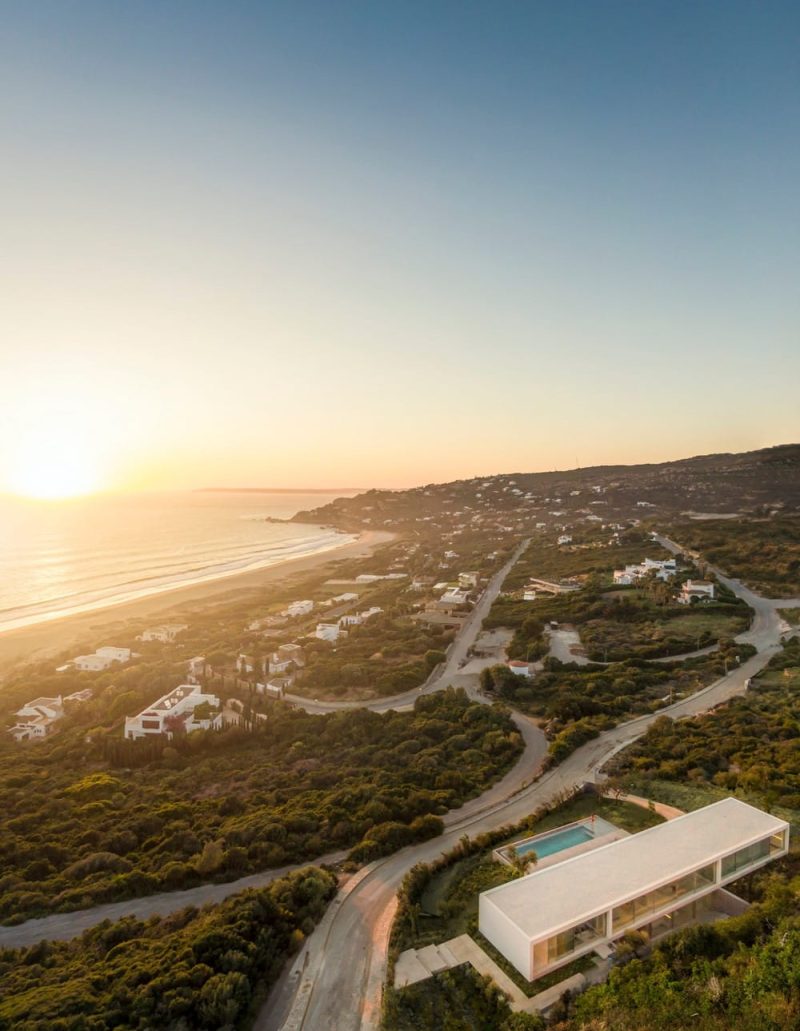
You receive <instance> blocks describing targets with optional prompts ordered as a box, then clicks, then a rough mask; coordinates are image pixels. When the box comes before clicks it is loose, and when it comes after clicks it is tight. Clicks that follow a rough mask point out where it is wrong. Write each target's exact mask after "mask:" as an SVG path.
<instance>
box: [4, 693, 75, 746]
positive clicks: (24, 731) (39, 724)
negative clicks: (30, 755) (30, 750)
mask: <svg viewBox="0 0 800 1031" xmlns="http://www.w3.org/2000/svg"><path fill="white" fill-rule="evenodd" d="M14 715H15V716H16V717H17V719H18V721H19V722H18V723H17V724H16V725H15V726H13V727H10V728H9V731H8V732H9V734H11V736H12V737H13V738H14V740H15V741H31V740H33V739H34V738H43V737H47V735H48V734H49V733H50V731H51V730H52V729H53V724H54V723H55V722H56V721H57V720H60V719H61V717H62V716H63V715H64V702H63V699H62V697H61V695H58V696H57V697H56V698H34V699H33V701H31V702H26V703H25V704H24V705H23V706H22V708H21V709H19V710H18V711H17V712H15V713H14Z"/></svg>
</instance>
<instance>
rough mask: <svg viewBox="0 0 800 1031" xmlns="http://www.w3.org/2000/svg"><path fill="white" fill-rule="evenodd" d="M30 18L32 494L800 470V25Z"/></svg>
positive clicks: (21, 355)
mask: <svg viewBox="0 0 800 1031" xmlns="http://www.w3.org/2000/svg"><path fill="white" fill-rule="evenodd" d="M2 13H3V23H4V31H3V33H2V39H0V96H2V98H3V99H2V104H1V106H0V132H2V139H3V143H4V151H5V153H6V156H5V158H4V161H3V164H2V167H0V206H2V212H3V224H4V226H5V227H6V230H7V232H6V245H4V248H3V252H4V253H3V254H2V256H0V263H2V271H3V281H4V282H5V283H6V284H7V289H8V294H7V297H6V298H5V299H4V301H3V304H2V307H1V308H0V405H3V406H4V408H3V410H4V411H5V412H6V420H7V429H8V430H10V434H11V436H12V437H13V439H15V440H19V441H20V442H21V443H20V446H19V453H18V455H17V456H16V459H17V465H19V462H20V461H23V462H27V463H30V462H34V461H36V460H38V459H36V458H35V456H37V455H40V454H41V453H42V452H43V451H48V448H49V444H48V440H49V438H48V437H47V433H48V432H49V433H50V434H51V436H52V435H53V434H57V435H58V437H59V439H63V440H64V441H65V442H66V443H64V445H63V446H64V447H65V448H70V449H71V453H72V454H73V457H74V455H75V453H79V454H80V456H83V453H84V451H87V453H88V452H91V454H89V455H88V459H87V461H89V459H91V461H90V462H89V464H92V463H94V464H95V465H96V466H97V469H98V476H99V478H100V480H101V481H102V482H103V483H105V484H107V485H120V484H128V485H130V484H135V485H141V486H150V485H158V486H161V485H172V484H174V485H178V486H184V485H185V486H192V485H195V484H197V483H209V482H217V483H228V484H230V483H250V484H259V483H272V484H286V485H312V486H313V485H326V484H334V485H336V484H356V485H362V484H363V485H370V484H381V485H405V484H413V483H417V482H427V481H430V480H434V479H448V478H453V477H456V476H467V475H472V474H482V473H488V472H495V471H502V470H520V469H531V470H532V469H542V468H544V469H547V468H553V467H556V466H559V467H564V466H572V465H574V464H575V462H576V461H577V462H578V463H579V464H581V465H589V464H594V463H597V462H606V461H611V462H618V461H619V462H624V461H640V460H645V461H647V460H660V459H663V458H667V457H678V456H682V455H688V454H693V453H698V452H707V451H715V450H739V449H746V448H750V447H757V446H761V445H763V444H770V443H778V442H786V441H790V440H799V439H800V393H799V392H798V383H800V289H799V284H800V56H799V55H800V6H799V5H797V4H796V3H769V2H767V3H756V2H752V3H738V2H727V3H723V2H719V3H707V2H702V0H701V2H692V3H688V2H686V3H682V2H670V3H655V2H646V0H638V2H629V3H614V2H565V3H556V2H550V3H540V2H528V3H525V2H513V3H512V2H494V3H469V2H463V3H436V2H434V0H428V2H424V3H422V2H410V0H405V2H388V0H380V2H373V3H352V2H350V3H348V2H340V3H333V2H326V3H318V4H308V3H302V2H299V3H298V2H292V3H266V2H261V3H242V2H238V3H237V2H235V0H227V2H224V3H223V2H217V3H204V2H199V0H194V2H187V3H178V2H169V0H159V2H147V0H137V2H135V3H127V2H110V0H105V2H103V3H93V2H68V0H57V2H47V0H36V2H35V3H29V2H20V3H16V2H13V3H8V2H6V3H3V5H2ZM43 404H44V406H45V407H46V408H47V410H48V411H49V412H51V413H53V415H52V422H51V424H50V428H49V430H48V429H46V430H45V431H44V432H45V436H44V437H43V436H42V432H43V431H42V429H41V425H40V413H41V407H42V405H43ZM34 422H36V425H34ZM98 425H102V426H104V427H106V428H107V432H104V433H103V434H102V438H103V439H102V440H99V441H98V440H97V439H96V434H95V432H94V427H96V426H98ZM82 449H83V450H82ZM92 449H94V451H92ZM84 457H85V456H84ZM12 458H13V456H12ZM82 460H83V459H81V461H82ZM12 464H13V463H12V462H11V460H10V459H9V460H7V461H6V466H7V468H6V469H5V472H4V468H3V465H2V456H0V487H1V486H2V480H3V477H4V475H5V478H6V481H7V482H10V481H11V479H12V478H13V477H12V475H11V473H10V472H9V471H8V469H10V467H11V465H12ZM80 464H81V462H78V465H80ZM101 468H102V472H100V471H99V470H100V469H101ZM42 475H43V474H42Z"/></svg>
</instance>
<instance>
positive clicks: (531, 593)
mask: <svg viewBox="0 0 800 1031" xmlns="http://www.w3.org/2000/svg"><path fill="white" fill-rule="evenodd" d="M522 600H523V601H536V588H535V587H526V588H525V589H524V591H523V592H522Z"/></svg>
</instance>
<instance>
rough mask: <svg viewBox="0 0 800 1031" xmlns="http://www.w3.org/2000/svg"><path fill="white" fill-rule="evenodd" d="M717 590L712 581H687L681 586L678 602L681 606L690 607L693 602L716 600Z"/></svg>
mask: <svg viewBox="0 0 800 1031" xmlns="http://www.w3.org/2000/svg"><path fill="white" fill-rule="evenodd" d="M714 593H715V588H714V584H713V583H711V581H710V580H687V581H686V582H685V583H682V584H681V589H680V593H679V594H678V601H679V602H680V604H681V605H690V604H691V603H692V602H693V601H705V600H706V599H708V600H713V599H714Z"/></svg>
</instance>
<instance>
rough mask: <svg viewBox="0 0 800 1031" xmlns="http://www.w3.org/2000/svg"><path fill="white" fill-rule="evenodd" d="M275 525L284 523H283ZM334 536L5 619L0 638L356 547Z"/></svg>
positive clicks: (350, 536) (0, 624)
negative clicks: (302, 547) (308, 547)
mask: <svg viewBox="0 0 800 1031" xmlns="http://www.w3.org/2000/svg"><path fill="white" fill-rule="evenodd" d="M267 519H269V517H267ZM276 521H277V522H284V521H285V520H276ZM306 525H311V524H306ZM318 529H320V530H321V529H324V527H318ZM334 532H335V533H337V534H339V537H338V538H336V537H334V538H333V539H331V538H327V539H326V540H325V543H324V544H321V545H320V546H319V547H316V548H314V549H312V550H309V551H300V552H298V553H297V554H296V555H285V556H283V557H281V558H275V557H274V554H273V555H269V554H267V555H262V557H261V558H252V559H249V560H247V563H246V564H245V565H241V566H237V567H235V568H226V567H225V566H224V565H223V566H208V567H207V568H206V569H205V570H202V569H194V570H186V571H185V572H184V573H183V574H181V577H182V578H179V579H175V580H172V581H169V580H168V581H166V582H163V583H153V584H152V585H151V586H149V587H148V586H145V584H146V580H142V581H139V586H134V585H130V586H129V587H128V589H127V590H125V589H124V588H122V587H120V588H114V590H115V591H117V592H118V593H115V594H111V596H110V597H108V598H95V599H94V600H91V601H79V602H76V603H74V604H73V605H69V604H67V605H66V607H64V608H62V609H49V610H45V611H44V612H37V613H35V614H31V615H28V616H19V617H17V618H14V619H7V620H5V621H3V622H0V635H2V634H5V633H8V632H10V631H12V630H25V629H27V627H31V626H37V625H38V624H40V623H52V622H55V621H57V620H59V619H69V618H71V617H72V616H80V615H84V614H89V613H91V612H101V611H103V610H104V609H110V608H117V607H118V606H119V605H126V604H128V603H129V602H135V601H145V600H146V599H148V598H155V597H157V596H158V595H160V594H171V593H173V592H174V591H179V590H181V588H183V587H199V586H201V585H202V584H207V583H213V582H214V581H216V580H226V579H228V578H229V577H233V576H239V575H240V574H241V573H252V572H256V571H258V570H261V569H270V568H271V567H272V566H278V565H280V564H281V563H283V562H288V561H291V560H292V559H293V558H298V559H300V558H313V557H314V556H315V555H323V554H325V552H328V551H336V550H337V549H339V548H342V547H344V546H345V545H347V544H354V543H355V539H354V535H353V534H352V533H348V534H345V533H344V532H343V531H339V530H336V531H334ZM344 537H347V540H344V539H343V538H344ZM320 540H322V538H320ZM149 579H152V580H154V581H155V580H157V579H158V578H157V577H150V578H149ZM23 607H27V608H30V609H35V608H36V607H37V605H36V604H35V603H34V604H30V605H27V606H23ZM11 611H13V610H11Z"/></svg>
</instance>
